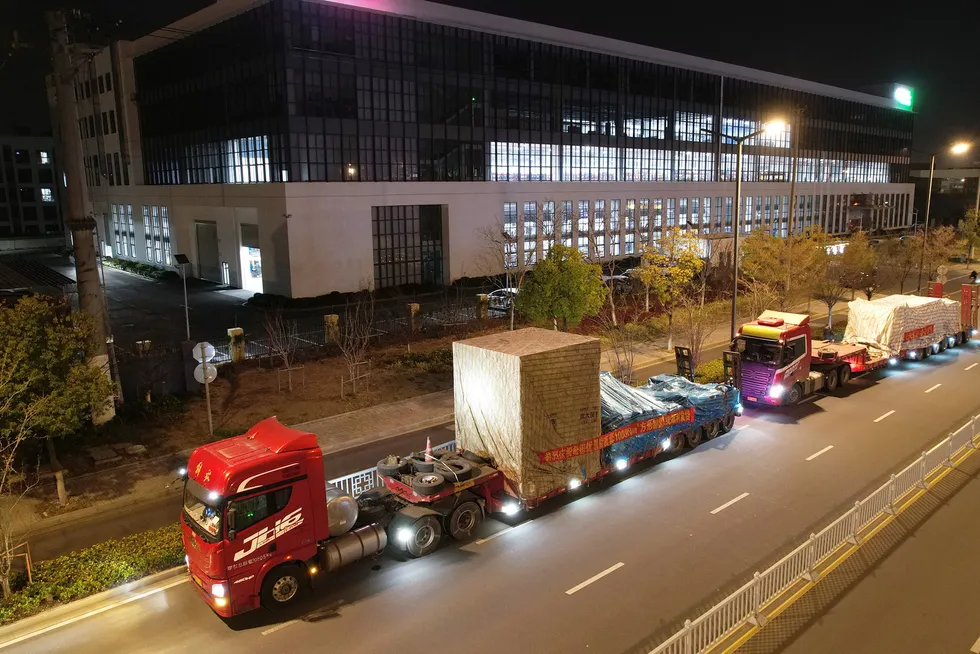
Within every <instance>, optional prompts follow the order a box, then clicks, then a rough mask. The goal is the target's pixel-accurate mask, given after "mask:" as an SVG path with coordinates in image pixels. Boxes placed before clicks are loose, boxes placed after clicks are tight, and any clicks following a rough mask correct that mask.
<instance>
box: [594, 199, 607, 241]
mask: <svg viewBox="0 0 980 654" xmlns="http://www.w3.org/2000/svg"><path fill="white" fill-rule="evenodd" d="M593 206H594V207H595V214H594V216H593V220H592V231H593V232H594V233H596V234H605V232H606V201H605V200H596V201H595V203H594V204H593Z"/></svg>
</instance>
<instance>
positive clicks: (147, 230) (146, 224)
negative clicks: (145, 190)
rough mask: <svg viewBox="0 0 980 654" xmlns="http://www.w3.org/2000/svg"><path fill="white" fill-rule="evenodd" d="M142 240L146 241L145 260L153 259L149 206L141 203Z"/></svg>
mask: <svg viewBox="0 0 980 654" xmlns="http://www.w3.org/2000/svg"><path fill="white" fill-rule="evenodd" d="M143 240H144V241H146V260H147V261H148V262H149V261H153V230H152V229H151V227H150V208H149V207H148V206H146V205H145V204H144V205H143Z"/></svg>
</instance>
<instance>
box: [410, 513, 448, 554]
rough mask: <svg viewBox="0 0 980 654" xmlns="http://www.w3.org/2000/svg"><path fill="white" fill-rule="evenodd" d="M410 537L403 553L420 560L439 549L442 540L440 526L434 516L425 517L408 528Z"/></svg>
mask: <svg viewBox="0 0 980 654" xmlns="http://www.w3.org/2000/svg"><path fill="white" fill-rule="evenodd" d="M408 529H409V531H410V532H411V535H410V536H409V538H408V541H407V542H406V543H405V551H406V552H408V554H409V556H411V557H412V558H416V559H417V558H420V557H423V556H425V555H427V554H432V553H433V552H434V551H435V550H436V548H437V547H439V539H440V538H442V525H440V524H439V521H438V520H436V518H435V516H431V515H427V516H423V517H421V518H419V519H418V520H416V521H415V522H414V523H413V524H412V526H411V527H409V528H408Z"/></svg>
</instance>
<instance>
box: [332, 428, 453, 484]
mask: <svg viewBox="0 0 980 654" xmlns="http://www.w3.org/2000/svg"><path fill="white" fill-rule="evenodd" d="M432 449H433V450H449V451H450V452H455V451H456V441H454V440H452V441H449V442H448V443H443V444H442V445H439V446H437V447H433V448H432ZM329 483H331V484H333V485H334V486H337V487H339V488H343V489H344V490H345V491H347V493H348V494H349V495H351V496H352V497H357V496H358V495H360V494H361V493H363V492H365V491H369V490H371V489H372V488H377V487H378V486H380V485H381V477H379V476H378V469H377V468H368V469H367V470H360V471H358V472H352V473H350V474H349V475H344V476H343V477H337V478H336V479H331V480H330V482H329Z"/></svg>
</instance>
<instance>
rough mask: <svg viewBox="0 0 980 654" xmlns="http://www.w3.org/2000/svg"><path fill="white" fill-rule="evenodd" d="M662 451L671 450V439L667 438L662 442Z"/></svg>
mask: <svg viewBox="0 0 980 654" xmlns="http://www.w3.org/2000/svg"><path fill="white" fill-rule="evenodd" d="M660 449H661V450H663V451H664V452H666V451H667V450H669V449H670V439H669V438H665V439H663V440H662V441H660Z"/></svg>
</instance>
